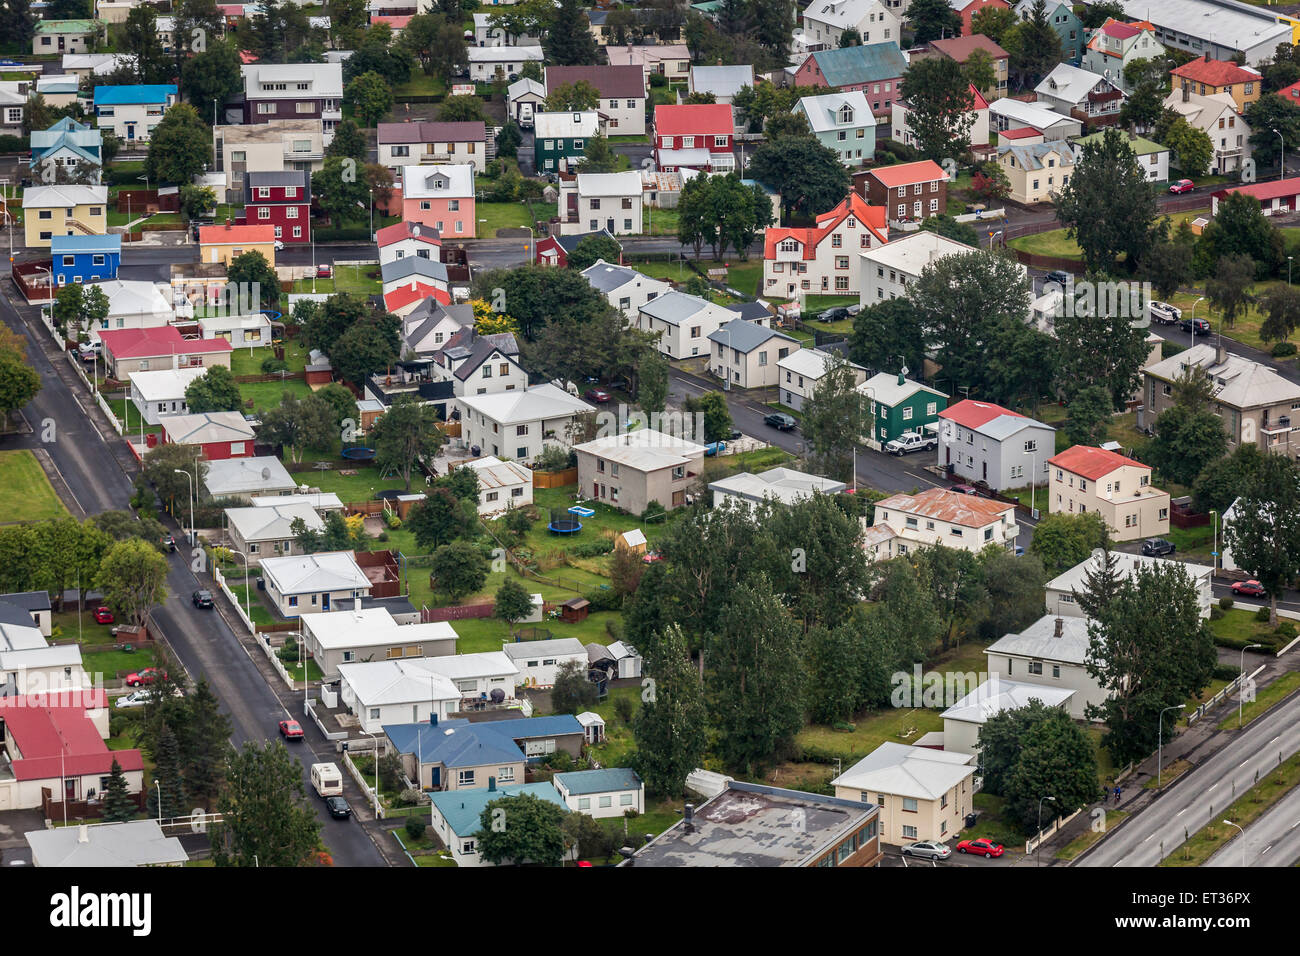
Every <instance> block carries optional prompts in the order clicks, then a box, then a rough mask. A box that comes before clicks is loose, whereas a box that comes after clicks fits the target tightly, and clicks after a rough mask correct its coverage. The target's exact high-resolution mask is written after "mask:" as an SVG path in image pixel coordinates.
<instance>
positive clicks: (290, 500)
mask: <svg viewBox="0 0 1300 956" xmlns="http://www.w3.org/2000/svg"><path fill="white" fill-rule="evenodd" d="M248 504H249V505H250V506H251V507H253V508H278V507H280V506H281V505H307V506H308V507H309V508H314V509H315V510H317V511H340V510H342V508H343V502H342V501H340V500H339V496H338V495H336V494H334V492H332V491H322V492H318V493H316V494H314V495H309V494H300V495H255V496H253V497H252V498H249V499H248Z"/></svg>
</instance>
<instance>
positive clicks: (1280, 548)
mask: <svg viewBox="0 0 1300 956" xmlns="http://www.w3.org/2000/svg"><path fill="white" fill-rule="evenodd" d="M1297 514H1300V470H1298V469H1297V467H1296V464H1295V462H1293V461H1292V460H1291V459H1290V458H1288V457H1286V456H1285V455H1273V454H1264V455H1262V456H1261V460H1260V461H1259V462H1258V463H1257V465H1256V468H1255V471H1254V474H1253V475H1251V476H1250V477H1249V479H1248V480H1247V482H1246V483H1245V486H1244V489H1243V492H1242V495H1241V497H1240V498H1239V499H1237V504H1236V506H1235V507H1234V509H1233V520H1232V522H1231V523H1230V524H1226V525H1224V529H1223V540H1224V547H1225V548H1229V549H1231V550H1232V556H1233V560H1234V561H1235V562H1236V563H1237V565H1238V566H1239V567H1242V568H1245V569H1247V570H1248V571H1249V572H1250V573H1251V574H1252V575H1253V576H1254V577H1255V579H1256V580H1258V581H1259V583H1260V584H1262V585H1264V588H1265V590H1266V591H1268V608H1269V618H1268V620H1269V626H1270V627H1277V620H1278V618H1277V601H1278V595H1279V594H1281V593H1282V592H1283V590H1284V589H1285V588H1286V587H1288V586H1289V585H1290V584H1291V583H1292V582H1294V581H1295V579H1296V575H1297V574H1300V524H1298V523H1297V522H1296V521H1295V515H1297Z"/></svg>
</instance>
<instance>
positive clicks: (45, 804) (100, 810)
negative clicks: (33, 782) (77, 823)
mask: <svg viewBox="0 0 1300 956" xmlns="http://www.w3.org/2000/svg"><path fill="white" fill-rule="evenodd" d="M127 796H128V797H129V798H130V800H131V802H132V803H134V804H135V805H136V807H137V808H138V809H140V810H141V811H143V810H144V803H145V794H144V791H141V792H140V793H132V794H128V795H127ZM65 809H66V811H67V816H68V819H69V820H73V819H80V820H95V819H98V818H99V817H102V816H103V815H104V801H102V800H69V801H67V805H66V808H65V805H64V803H63V802H62V801H60V800H56V799H55V798H54V791H52V790H51V789H50V788H49V787H41V813H42V814H43V815H44V817H45V819H46V820H62V819H63V815H64V811H65Z"/></svg>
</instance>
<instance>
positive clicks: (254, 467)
mask: <svg viewBox="0 0 1300 956" xmlns="http://www.w3.org/2000/svg"><path fill="white" fill-rule="evenodd" d="M203 487H204V488H205V489H206V490H207V493H208V495H209V496H211V497H213V498H241V499H243V500H245V501H247V500H248V499H249V497H250V496H252V495H287V494H289V493H291V492H293V491H296V490H297V489H298V482H297V481H295V480H294V478H293V476H292V475H290V474H289V470H288V469H287V468H285V467H284V464H283V463H282V462H281V461H280V459H279V458H276V457H274V456H266V457H261V458H219V459H216V460H214V461H210V462H208V469H207V474H205V475H204V476H203Z"/></svg>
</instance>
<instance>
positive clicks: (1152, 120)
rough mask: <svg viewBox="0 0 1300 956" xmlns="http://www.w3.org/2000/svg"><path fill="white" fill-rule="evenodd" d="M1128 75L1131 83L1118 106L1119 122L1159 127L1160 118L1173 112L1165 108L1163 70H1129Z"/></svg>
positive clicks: (1144, 126)
mask: <svg viewBox="0 0 1300 956" xmlns="http://www.w3.org/2000/svg"><path fill="white" fill-rule="evenodd" d="M1149 62H1150V61H1148V60H1139V61H1135V63H1136V64H1137V65H1139V66H1142V65H1144V64H1148V63H1149ZM1133 65H1134V64H1130V66H1133ZM1129 75H1132V76H1133V81H1132V84H1133V85H1132V88H1131V89H1130V91H1129V95H1128V96H1127V97H1126V98H1125V100H1124V103H1123V105H1121V106H1120V108H1119V121H1120V124H1121V125H1123V126H1127V127H1129V128H1130V129H1137V130H1144V129H1151V128H1152V127H1153V126H1154V127H1156V128H1157V129H1159V124H1160V122H1161V118H1162V117H1163V116H1166V115H1168V114H1169V113H1170V112H1173V111H1172V110H1167V109H1166V108H1165V93H1166V90H1165V78H1164V74H1163V72H1159V71H1157V70H1155V69H1146V70H1139V71H1138V72H1136V73H1132V72H1131V71H1130V74H1129ZM1175 115H1176V114H1175ZM1179 118H1181V117H1179ZM1153 135H1157V136H1158V140H1159V142H1161V143H1164V142H1166V140H1165V137H1164V135H1163V134H1153Z"/></svg>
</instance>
